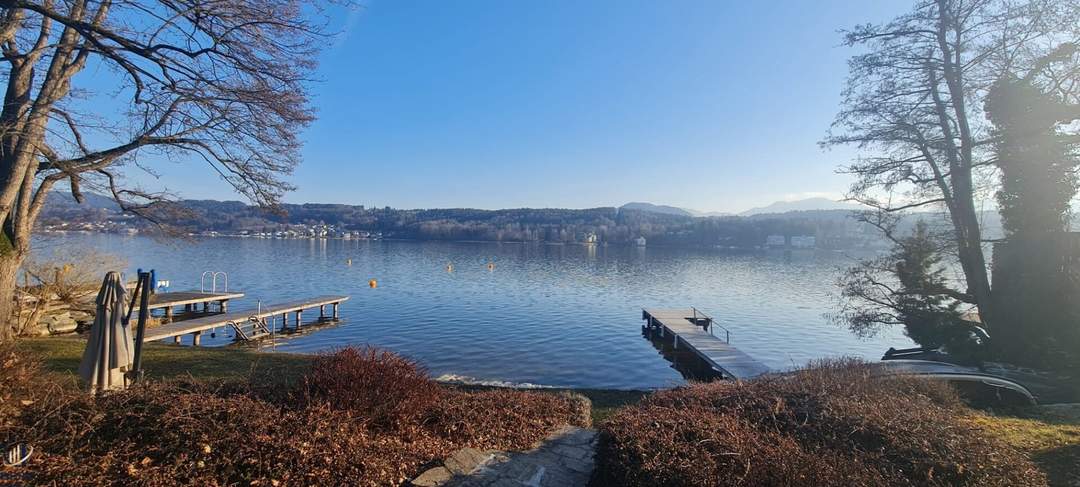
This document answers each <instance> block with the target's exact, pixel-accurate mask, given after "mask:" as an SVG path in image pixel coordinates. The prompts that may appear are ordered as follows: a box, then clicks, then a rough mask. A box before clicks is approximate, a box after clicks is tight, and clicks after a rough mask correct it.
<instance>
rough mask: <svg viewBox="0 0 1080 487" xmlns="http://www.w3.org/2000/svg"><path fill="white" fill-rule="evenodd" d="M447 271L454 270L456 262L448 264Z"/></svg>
mask: <svg viewBox="0 0 1080 487" xmlns="http://www.w3.org/2000/svg"><path fill="white" fill-rule="evenodd" d="M446 272H454V264H446Z"/></svg>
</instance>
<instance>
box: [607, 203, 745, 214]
mask: <svg viewBox="0 0 1080 487" xmlns="http://www.w3.org/2000/svg"><path fill="white" fill-rule="evenodd" d="M619 209H635V211H638V212H647V213H658V214H661V215H675V216H690V217H696V216H729V215H730V214H728V213H718V212H708V213H705V212H699V211H696V209H689V208H679V207H677V206H667V205H662V204H652V203H642V202H631V203H626V204H624V205H622V206H620V207H619Z"/></svg>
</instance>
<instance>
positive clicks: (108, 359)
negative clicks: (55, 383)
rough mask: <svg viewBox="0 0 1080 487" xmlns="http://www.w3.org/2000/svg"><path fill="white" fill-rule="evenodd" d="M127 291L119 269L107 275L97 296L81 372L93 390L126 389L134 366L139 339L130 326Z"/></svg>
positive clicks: (80, 365)
mask: <svg viewBox="0 0 1080 487" xmlns="http://www.w3.org/2000/svg"><path fill="white" fill-rule="evenodd" d="M126 294H127V291H126V290H125V289H124V283H123V282H122V281H121V279H120V273H119V272H115V271H114V272H109V273H108V274H105V279H104V280H103V281H102V282H101V290H100V291H98V296H97V300H96V303H97V312H96V314H95V316H94V325H93V327H91V328H90V337H89V339H88V340H87V341H86V351H84V352H83V358H82V363H80V364H79V375H80V376H81V377H82V378H83V380H85V381H86V384H87V387H88V388H89V389H90V391H91V392H100V391H108V390H114V389H123V388H124V387H126V385H127V384H126V382H125V381H124V374H125V373H126V372H127V371H128V370H130V369H131V363H132V360H133V359H134V356H135V342H134V341H133V339H132V336H131V333H129V330H128V326H127V313H125V310H124V308H125V304H126V303H125V299H124V298H125V296H126Z"/></svg>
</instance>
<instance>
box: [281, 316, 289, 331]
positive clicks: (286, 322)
mask: <svg viewBox="0 0 1080 487" xmlns="http://www.w3.org/2000/svg"><path fill="white" fill-rule="evenodd" d="M287 326H289V313H281V331H285V328H286V327H287Z"/></svg>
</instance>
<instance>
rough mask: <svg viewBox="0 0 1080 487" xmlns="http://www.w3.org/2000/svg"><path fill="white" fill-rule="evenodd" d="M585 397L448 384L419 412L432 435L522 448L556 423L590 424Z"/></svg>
mask: <svg viewBox="0 0 1080 487" xmlns="http://www.w3.org/2000/svg"><path fill="white" fill-rule="evenodd" d="M590 406H591V404H590V403H589V402H588V400H585V401H584V402H582V401H581V399H579V398H578V397H576V396H572V395H568V394H550V393H542V392H529V391H518V390H510V389H490V390H484V391H464V390H448V391H446V397H445V399H444V400H443V401H441V402H439V403H438V404H436V405H434V406H433V407H432V408H431V409H430V410H429V411H428V413H427V415H426V416H425V418H424V424H425V426H424V427H425V428H426V429H427V430H429V431H431V432H433V433H434V434H435V435H437V436H439V437H441V438H446V439H449V440H453V441H454V442H456V443H460V444H464V445H468V446H471V447H473V448H479V449H513V450H521V449H527V448H530V447H532V446H533V445H535V444H536V443H537V442H539V441H540V440H541V439H543V437H544V436H545V435H546V434H547V433H549V432H551V431H552V430H553V429H555V428H556V427H557V426H560V425H564V424H571V425H574V426H581V427H588V426H589V419H590V416H589V407H590Z"/></svg>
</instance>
